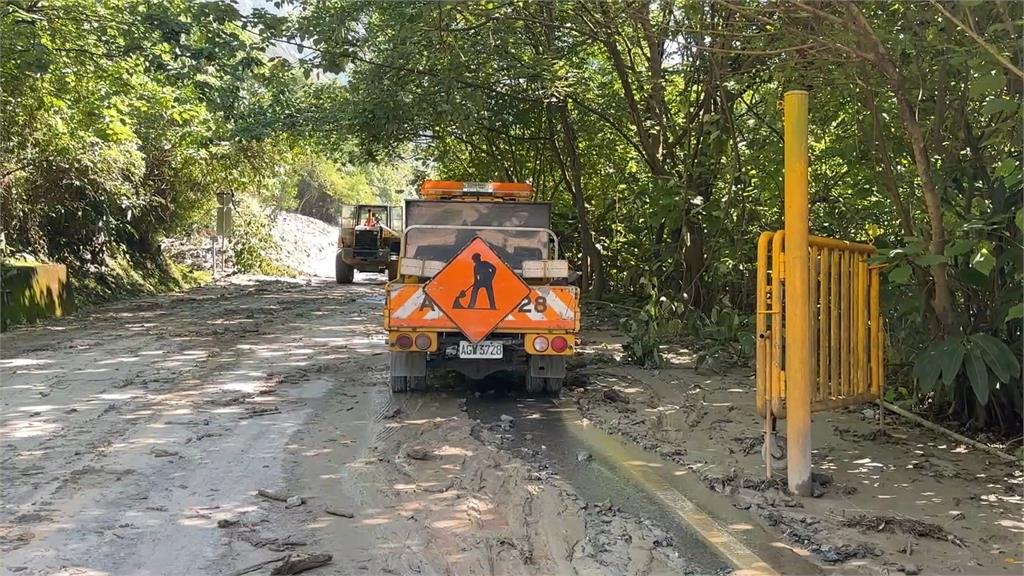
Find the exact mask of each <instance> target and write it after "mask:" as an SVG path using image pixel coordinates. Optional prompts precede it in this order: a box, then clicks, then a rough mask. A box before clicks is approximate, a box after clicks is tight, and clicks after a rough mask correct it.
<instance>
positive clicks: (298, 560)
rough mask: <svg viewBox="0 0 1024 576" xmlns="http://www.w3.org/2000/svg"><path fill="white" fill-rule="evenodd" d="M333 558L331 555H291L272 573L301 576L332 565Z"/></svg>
mask: <svg viewBox="0 0 1024 576" xmlns="http://www.w3.org/2000/svg"><path fill="white" fill-rule="evenodd" d="M333 558H334V557H333V556H331V555H330V554H291V555H289V556H288V557H286V558H285V560H284V562H283V563H282V564H281V565H280V566H278V567H276V568H274V569H273V570H272V571H271V572H270V573H271V574H272V575H275V576H277V575H281V574H299V573H300V572H305V571H306V570H312V569H313V568H319V567H321V566H326V565H327V564H330V563H331V560H332V559H333Z"/></svg>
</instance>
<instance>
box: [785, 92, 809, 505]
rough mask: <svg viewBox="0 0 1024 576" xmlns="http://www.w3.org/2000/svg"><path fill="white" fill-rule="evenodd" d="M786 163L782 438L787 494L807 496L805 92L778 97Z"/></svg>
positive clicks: (807, 347)
mask: <svg viewBox="0 0 1024 576" xmlns="http://www.w3.org/2000/svg"><path fill="white" fill-rule="evenodd" d="M783 120H784V123H785V161H786V171H785V176H786V198H785V206H784V208H785V227H786V258H785V267H786V278H785V284H784V285H785V291H786V306H785V311H786V324H785V326H786V336H785V338H786V367H785V370H786V436H787V439H786V440H787V445H786V453H787V472H788V477H789V490H790V491H791V492H793V493H794V494H798V495H800V496H810V495H811V332H810V329H811V318H810V312H811V306H810V301H809V296H810V274H809V270H808V269H809V267H810V258H809V254H808V252H809V250H808V248H809V247H808V241H809V238H808V236H809V235H810V231H809V228H810V222H809V214H808V207H807V92H805V91H803V90H792V91H790V92H786V95H785V98H784V99H783Z"/></svg>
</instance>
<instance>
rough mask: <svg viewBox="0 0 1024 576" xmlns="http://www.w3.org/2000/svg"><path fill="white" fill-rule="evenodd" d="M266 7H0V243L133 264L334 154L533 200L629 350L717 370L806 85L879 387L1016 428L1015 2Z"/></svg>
mask: <svg viewBox="0 0 1024 576" xmlns="http://www.w3.org/2000/svg"><path fill="white" fill-rule="evenodd" d="M275 4H276V5H283V4H289V5H290V7H291V8H292V10H291V11H290V12H287V16H282V15H278V14H277V13H271V12H267V11H262V10H256V11H254V12H252V13H250V14H248V15H245V16H243V15H241V14H239V13H238V10H237V9H235V8H234V7H233V6H232V5H230V4H227V3H224V2H186V1H185V0H178V1H175V2H161V3H149V2H143V1H141V0H136V1H131V0H103V1H101V2H94V1H92V0H89V1H86V0H77V1H76V0H62V1H60V2H50V3H42V2H30V1H27V0H25V1H21V2H6V3H4V4H3V6H4V8H3V9H4V10H5V13H4V14H5V15H4V17H3V24H2V26H3V28H2V29H0V37H2V38H3V39H2V40H0V41H2V42H3V46H2V47H0V49H2V50H3V52H4V56H5V58H3V59H2V60H0V74H2V76H0V81H2V83H3V87H4V93H3V95H2V97H0V110H2V111H0V114H3V121H4V126H5V133H7V134H10V135H11V137H10V138H8V139H6V140H5V141H4V142H3V143H2V146H3V150H2V153H0V175H2V182H0V186H2V191H3V202H4V204H3V208H4V212H5V215H4V221H3V230H4V232H5V233H6V234H7V236H8V242H9V243H11V244H12V245H15V246H19V247H22V246H24V247H31V248H35V249H37V250H40V251H46V252H47V253H49V254H51V255H55V256H57V255H61V254H64V253H67V252H69V251H71V252H75V254H74V255H75V257H82V256H81V255H80V254H78V253H79V252H82V253H84V254H85V255H88V256H87V257H88V258H95V257H96V255H95V254H93V253H92V252H93V251H95V250H96V248H97V247H101V246H110V245H111V239H116V240H117V242H118V243H119V244H121V245H126V246H132V247H134V248H136V249H146V247H147V243H151V242H152V240H153V239H154V238H158V237H159V236H160V235H161V234H166V233H169V232H171V231H173V230H175V229H176V228H177V227H180V226H185V225H192V224H194V223H195V222H197V221H199V220H201V218H200V217H199V216H198V215H199V214H208V212H209V209H210V204H211V202H212V194H213V192H214V191H216V190H218V189H222V188H225V187H229V188H232V189H236V190H241V189H250V190H252V191H253V192H254V193H257V192H258V193H259V194H262V195H264V196H266V195H273V194H278V193H280V191H281V190H289V194H294V193H295V192H291V189H292V188H295V189H297V190H299V192H298V193H299V194H300V195H301V197H302V198H303V199H304V202H309V203H310V204H309V206H316V207H317V208H315V210H316V211H325V213H326V214H327V215H328V216H329V211H330V206H329V203H328V205H326V206H321V202H320V201H319V200H317V195H316V194H310V193H309V192H308V191H307V192H303V191H302V189H305V188H302V187H301V186H298V185H293V184H294V183H296V182H299V181H300V180H301V181H302V182H303V184H302V186H305V187H306V188H308V187H309V186H312V185H313V184H314V183H318V184H317V185H329V183H331V182H334V183H335V184H336V186H337V188H341V189H346V190H351V189H353V188H354V187H357V186H356V185H355V184H353V182H352V179H353V178H354V179H358V178H357V177H355V176H353V175H352V174H351V173H346V172H345V170H346V169H345V168H339V167H338V166H339V162H340V163H341V164H344V163H349V164H351V163H354V162H356V161H355V158H356V155H358V157H359V158H361V159H362V160H360V161H362V162H373V163H376V164H388V163H390V165H392V166H394V163H396V162H398V163H401V161H403V160H404V159H405V156H406V155H407V154H408V151H410V150H413V151H415V153H416V154H417V155H418V156H419V157H420V158H421V159H422V161H423V162H424V165H427V166H430V167H431V169H432V171H433V172H435V173H436V174H437V175H438V176H442V177H445V178H453V179H469V180H485V179H501V180H505V179H509V180H528V181H531V182H533V183H534V184H535V185H536V186H537V187H538V189H539V190H540V192H541V194H542V195H543V196H544V197H545V198H549V199H551V200H552V201H553V202H554V203H555V206H556V210H557V213H558V218H557V225H558V226H559V227H560V228H561V230H560V232H561V235H562V237H563V238H565V239H566V244H567V247H568V249H569V253H570V255H571V258H572V259H573V261H574V264H575V265H576V266H577V268H578V269H580V270H581V271H582V272H583V273H584V276H585V284H586V288H587V290H588V293H589V296H590V298H591V299H592V300H614V301H623V299H624V298H627V297H628V298H629V299H631V300H632V303H631V306H633V307H636V308H637V309H638V310H639V312H638V313H637V315H636V317H635V318H631V319H630V323H629V326H627V328H628V329H629V331H630V334H631V340H630V349H629V351H630V352H631V354H633V355H634V356H635V357H636V359H637V360H639V361H644V362H656V361H657V353H656V350H657V347H656V345H655V344H656V343H658V342H661V341H664V338H665V337H679V338H686V337H691V338H694V340H695V341H696V342H697V343H698V344H699V345H700V346H701V347H703V348H704V355H703V358H707V359H711V360H715V361H718V362H722V361H724V360H726V359H729V358H740V357H742V356H743V355H744V354H746V353H747V351H748V350H749V345H750V333H751V331H752V322H751V319H752V313H753V280H752V279H753V270H754V250H755V240H756V238H757V235H758V234H759V233H760V232H761V231H762V230H769V229H776V228H779V227H781V183H782V161H781V156H782V139H781V114H780V112H779V109H778V102H779V100H780V98H781V95H782V93H783V92H784V91H786V90H789V89H795V88H800V89H807V90H809V92H810V95H811V133H812V143H811V152H812V162H811V201H812V207H811V212H812V231H813V232H814V233H816V234H819V235H823V236H832V237H838V238H845V239H850V240H858V241H863V242H870V243H873V244H875V245H876V246H878V247H879V248H880V252H881V263H884V264H886V265H888V268H887V269H886V272H885V278H886V287H885V293H884V300H885V305H886V311H887V330H888V354H889V367H890V373H889V377H888V381H889V385H890V394H893V395H894V396H896V397H897V398H899V399H906V398H910V399H913V400H914V401H916V402H919V403H920V404H921V406H923V407H924V408H926V409H928V410H931V411H932V412H933V413H934V414H936V415H937V416H940V417H941V416H943V415H950V416H952V417H955V418H958V419H960V420H961V421H963V422H965V423H971V424H973V425H975V426H977V427H985V428H990V429H1000V430H1002V431H1004V432H1008V433H1012V432H1014V431H1019V430H1020V427H1021V419H1022V414H1024V409H1022V405H1021V404H1022V401H1021V400H1022V391H1021V370H1020V362H1019V356H1020V350H1021V346H1022V324H1021V316H1022V312H1024V309H1022V308H1024V306H1022V304H1021V292H1022V288H1024V286H1022V278H1024V276H1022V256H1024V254H1022V245H1021V243H1022V226H1024V214H1022V212H1021V205H1022V197H1021V196H1022V174H1024V172H1022V165H1021V154H1022V145H1021V142H1022V133H1021V122H1020V119H1021V96H1022V92H1024V73H1022V71H1021V65H1020V62H1021V61H1022V57H1024V52H1022V49H1021V24H1022V18H1024V14H1022V10H1024V8H1022V5H1021V4H1020V3H1017V2H1010V1H992V2H981V3H978V2H971V3H967V2H964V3H952V2H945V1H938V0H936V1H929V2H857V3H848V2H802V1H792V2H754V1H747V0H708V1H705V2H675V1H673V0H655V1H652V2H642V1H635V0H623V1H619V2H592V1H580V2H561V3H554V2H516V1H502V0H499V1H497V2H468V3H467V2H458V3H444V2H427V1H410V2H372V1H357V0H316V1H310V2H305V3H289V2H276V3H275ZM58 5H59V6H60V7H61V8H74V9H73V10H71V9H68V10H58V9H55V8H54V6H58ZM272 40H273V41H276V42H281V43H283V44H285V45H289V46H291V47H292V49H295V50H297V51H299V52H300V54H301V55H302V58H301V59H300V60H299V61H293V62H291V63H289V62H286V61H283V60H281V59H279V58H271V57H268V56H267V52H266V49H267V47H268V46H270V45H271V41H272ZM300 69H301V72H302V73H300V72H299V70H300ZM318 78H319V79H320V80H319V81H317V79H318ZM399 165H400V166H401V165H402V164H399ZM365 170H367V169H364V174H363V175H362V176H360V177H361V178H363V180H364V181H365V180H368V179H370V178H371V176H370V175H366V174H367V172H365ZM374 170H383V171H384V172H386V173H388V174H390V177H391V178H392V181H393V182H397V181H401V180H404V179H409V178H414V177H415V174H414V173H413V172H412V171H411V169H386V170H385V169H379V168H374ZM395 174H399V176H395ZM379 175H380V174H378V176H379ZM346 179H349V181H348V182H347V183H345V184H340V183H339V182H343V181H346ZM285 182H286V183H285ZM321 200H322V198H321ZM290 201H291V202H293V203H294V202H295V200H290ZM58 229H60V230H63V231H66V232H65V233H64V234H61V235H55V234H53V233H52V232H53V231H54V230H58ZM627 295H628V296H627Z"/></svg>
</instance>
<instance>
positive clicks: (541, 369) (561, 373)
mask: <svg viewBox="0 0 1024 576" xmlns="http://www.w3.org/2000/svg"><path fill="white" fill-rule="evenodd" d="M530 376H533V377H535V378H565V356H530Z"/></svg>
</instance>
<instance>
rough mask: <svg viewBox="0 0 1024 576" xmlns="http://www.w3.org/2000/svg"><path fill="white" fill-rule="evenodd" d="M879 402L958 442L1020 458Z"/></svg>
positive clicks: (1014, 458)
mask: <svg viewBox="0 0 1024 576" xmlns="http://www.w3.org/2000/svg"><path fill="white" fill-rule="evenodd" d="M878 404H879V406H882V407H883V408H885V409H887V410H889V411H890V412H894V413H896V414H899V415H900V416H903V417H904V418H906V419H907V420H910V421H912V422H915V423H917V424H920V425H921V426H924V427H925V428H927V429H929V430H932V431H933V432H938V433H940V434H945V435H946V436H949V437H950V438H953V439H954V440H956V441H958V442H963V443H964V444H967V445H969V446H974V447H975V448H977V449H978V450H982V451H984V452H988V453H989V454H991V455H993V456H997V457H999V458H1002V459H1003V460H1006V461H1007V462H1017V461H1018V460H1019V458H1017V457H1016V456H1011V455H1009V454H1007V453H1006V452H1002V451H1000V450H997V449H995V448H993V447H991V446H989V445H988V444H983V443H981V442H978V441H977V440H971V439H970V438H968V437H966V436H963V435H961V434H957V433H956V432H953V431H952V430H948V429H946V428H943V427H942V426H939V425H938V424H935V423H933V422H929V421H928V420H925V419H924V418H921V417H920V416H918V415H917V414H914V413H913V412H908V411H906V410H904V409H903V408H900V407H899V406H895V405H893V404H889V403H888V402H886V401H884V400H879V401H878Z"/></svg>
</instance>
